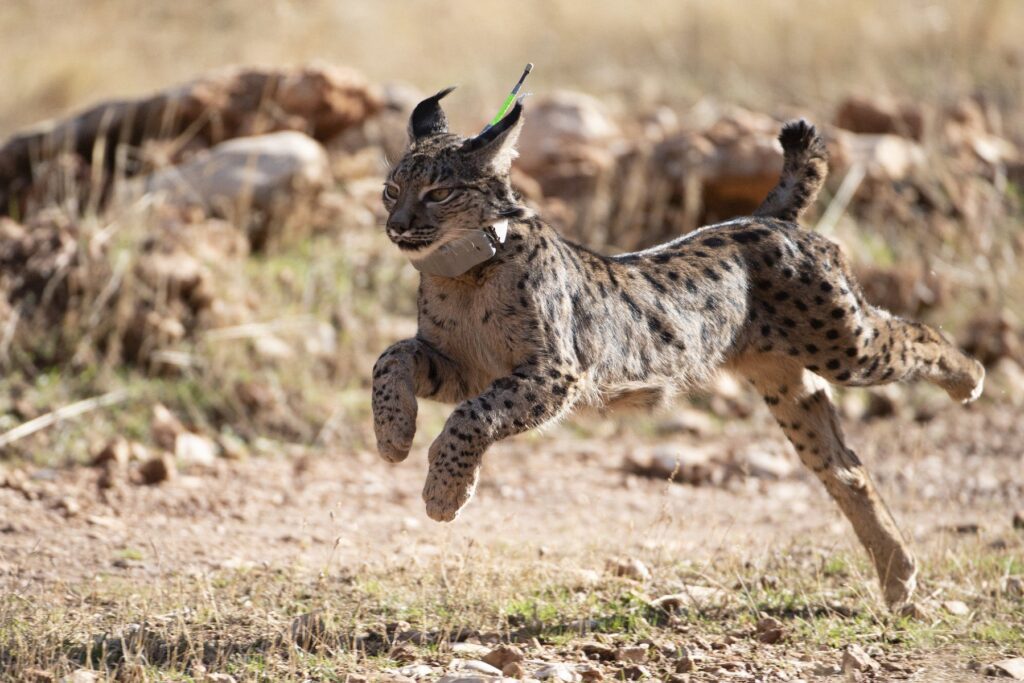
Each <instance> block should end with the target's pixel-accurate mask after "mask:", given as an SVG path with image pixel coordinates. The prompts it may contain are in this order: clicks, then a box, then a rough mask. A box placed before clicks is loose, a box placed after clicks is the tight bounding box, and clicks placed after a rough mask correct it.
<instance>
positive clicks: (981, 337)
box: [960, 312, 1024, 366]
mask: <svg viewBox="0 0 1024 683" xmlns="http://www.w3.org/2000/svg"><path fill="white" fill-rule="evenodd" d="M964 329H965V330H966V334H965V336H964V338H963V339H961V340H960V342H961V346H963V348H964V350H965V351H967V353H969V354H971V355H972V356H974V357H975V358H977V359H978V360H979V361H980V362H981V363H982V364H983V365H985V366H992V365H995V363H996V362H998V361H999V360H1000V359H1002V358H1010V359H1013V360H1015V361H1017V362H1018V363H1024V329H1021V327H1020V325H1019V324H1018V323H1017V321H1016V320H1015V319H1014V318H1013V317H1011V315H1010V314H1008V313H1005V312H1000V313H980V314H978V315H976V316H974V317H973V318H972V319H971V320H970V321H969V322H968V323H967V325H965V327H964Z"/></svg>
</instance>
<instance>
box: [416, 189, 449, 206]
mask: <svg viewBox="0 0 1024 683" xmlns="http://www.w3.org/2000/svg"><path fill="white" fill-rule="evenodd" d="M454 191H455V190H453V189H452V188H450V187H435V188H434V189H433V190H430V191H429V192H427V193H425V194H424V195H423V199H424V201H428V202H434V203H437V202H443V201H444V200H446V199H448V198H449V197H451V196H452V193H453V192H454Z"/></svg>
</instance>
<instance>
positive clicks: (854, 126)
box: [836, 95, 925, 141]
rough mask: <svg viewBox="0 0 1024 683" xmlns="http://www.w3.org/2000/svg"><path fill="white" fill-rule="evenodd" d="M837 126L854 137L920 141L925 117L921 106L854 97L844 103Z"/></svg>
mask: <svg viewBox="0 0 1024 683" xmlns="http://www.w3.org/2000/svg"><path fill="white" fill-rule="evenodd" d="M836 125H837V126H839V127H840V128H844V129H846V130H848V131H851V132H854V133H875V134H880V133H890V134H893V135H900V136H903V137H907V138H910V139H912V140H917V141H920V140H921V139H922V138H923V137H924V130H925V114H924V110H923V109H922V107H921V106H920V105H917V104H913V103H909V102H903V103H900V102H895V101H893V100H891V99H889V98H883V97H862V96H856V95H854V96H851V97H847V98H846V99H844V100H843V101H842V102H840V104H839V109H838V111H837V112H836Z"/></svg>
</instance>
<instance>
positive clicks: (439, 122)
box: [383, 88, 523, 255]
mask: <svg viewBox="0 0 1024 683" xmlns="http://www.w3.org/2000/svg"><path fill="white" fill-rule="evenodd" d="M449 92H451V88H449V89H448V90H443V91H441V92H439V93H438V94H437V95H434V97H431V98H428V99H426V100H424V101H423V102H421V103H420V104H419V105H418V106H417V107H416V109H415V110H414V111H413V114H412V118H411V120H410V122H409V147H408V149H407V150H406V152H405V154H404V156H403V157H402V158H401V159H400V160H399V162H398V163H397V164H396V165H395V167H394V168H393V169H392V171H391V173H390V174H389V176H388V179H387V181H386V182H385V184H384V193H383V200H384V207H385V208H386V209H387V211H388V220H387V227H386V230H387V235H388V238H389V239H390V240H391V241H392V242H394V243H395V244H396V245H398V248H399V249H401V250H402V251H404V252H408V253H410V255H412V254H415V253H422V252H425V251H430V250H432V249H434V248H437V247H439V246H441V245H443V244H445V243H447V242H450V241H451V240H453V239H456V238H458V237H460V236H462V235H464V234H466V233H467V232H469V231H472V230H479V229H481V228H485V227H487V226H490V225H493V224H494V223H497V222H498V221H500V220H502V219H505V218H510V217H518V216H521V215H522V214H523V208H522V207H521V206H520V205H519V203H518V202H517V200H516V197H515V196H514V195H513V194H512V192H511V190H510V189H509V184H508V172H509V166H510V165H511V162H512V158H513V156H514V151H513V149H514V145H515V140H516V138H517V137H518V135H519V127H520V125H521V114H522V107H521V106H519V105H517V106H516V107H515V108H514V109H513V110H512V111H511V112H509V114H508V116H506V117H505V118H504V119H502V120H501V122H499V123H498V124H497V125H495V126H494V127H492V128H490V129H489V130H487V131H486V132H484V133H481V134H480V135H478V136H476V137H473V138H464V137H462V136H460V135H455V134H452V133H449V132H448V122H447V120H446V118H445V115H444V112H443V111H442V110H441V108H440V105H439V100H440V99H441V98H442V97H444V96H445V95H447V94H448V93H449Z"/></svg>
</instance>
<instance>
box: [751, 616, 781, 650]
mask: <svg viewBox="0 0 1024 683" xmlns="http://www.w3.org/2000/svg"><path fill="white" fill-rule="evenodd" d="M754 635H755V636H756V637H757V639H758V640H759V641H761V642H762V643H766V644H768V645H771V644H773V643H777V642H779V641H780V640H782V639H783V638H785V637H786V626H785V625H784V624H783V623H782V622H781V621H779V620H778V619H775V618H774V617H765V618H764V619H761V620H760V621H758V622H757V626H756V627H755V628H754Z"/></svg>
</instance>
